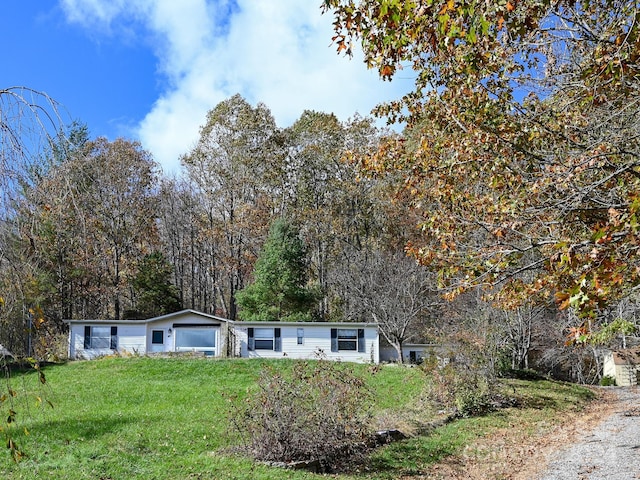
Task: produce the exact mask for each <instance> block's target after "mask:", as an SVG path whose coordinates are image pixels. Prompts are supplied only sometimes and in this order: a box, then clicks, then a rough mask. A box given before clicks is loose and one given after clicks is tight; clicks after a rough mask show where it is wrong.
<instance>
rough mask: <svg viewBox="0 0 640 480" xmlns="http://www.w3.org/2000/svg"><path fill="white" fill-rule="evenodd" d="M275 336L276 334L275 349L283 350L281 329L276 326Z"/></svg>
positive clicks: (277, 350)
mask: <svg viewBox="0 0 640 480" xmlns="http://www.w3.org/2000/svg"><path fill="white" fill-rule="evenodd" d="M273 336H274V342H273V349H274V350H275V351H276V352H281V351H282V339H281V338H280V329H279V328H274V329H273Z"/></svg>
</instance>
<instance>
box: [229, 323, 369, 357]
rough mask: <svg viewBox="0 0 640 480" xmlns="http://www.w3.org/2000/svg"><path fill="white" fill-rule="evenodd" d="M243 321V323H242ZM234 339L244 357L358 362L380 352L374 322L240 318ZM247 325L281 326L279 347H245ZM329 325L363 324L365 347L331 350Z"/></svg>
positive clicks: (350, 326) (349, 325) (360, 326)
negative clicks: (361, 349)
mask: <svg viewBox="0 0 640 480" xmlns="http://www.w3.org/2000/svg"><path fill="white" fill-rule="evenodd" d="M245 325H246V326H245ZM233 328H234V331H235V335H236V342H237V344H238V345H239V347H240V348H239V349H238V350H239V353H240V356H241V357H247V358H283V357H288V358H296V359H304V360H309V359H318V358H325V359H328V360H341V361H348V362H358V363H371V362H373V363H378V362H379V361H380V356H379V355H380V352H379V351H378V331H377V328H376V327H374V326H363V325H361V324H313V323H294V324H287V323H281V324H277V323H276V324H274V323H273V322H268V323H267V322H261V323H257V322H256V323H253V322H252V323H251V324H249V325H247V324H246V323H244V322H242V324H241V323H240V322H238V323H236V324H235V325H234V327H233ZM249 328H280V331H281V342H282V351H279V352H276V351H273V350H249V349H248V329H249ZM298 328H303V329H304V340H303V344H302V345H298ZM332 328H352V329H353V328H356V329H357V328H363V329H364V342H365V351H364V352H358V351H339V352H332V351H331V329H332Z"/></svg>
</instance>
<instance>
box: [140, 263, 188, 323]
mask: <svg viewBox="0 0 640 480" xmlns="http://www.w3.org/2000/svg"><path fill="white" fill-rule="evenodd" d="M172 274H173V269H172V268H171V265H170V264H169V263H168V261H167V259H166V258H165V257H164V255H162V253H160V252H153V253H150V254H149V255H145V257H144V258H143V259H142V262H141V263H140V266H139V267H138V272H137V274H136V275H135V277H134V278H133V280H132V281H131V286H132V287H133V290H134V292H135V295H136V306H137V309H136V312H138V313H139V314H140V315H142V316H143V317H144V318H149V317H157V316H160V315H165V314H167V313H173V312H177V311H178V310H180V308H181V304H180V298H179V296H178V291H177V289H176V287H175V286H174V285H173V284H172V283H171V276H172Z"/></svg>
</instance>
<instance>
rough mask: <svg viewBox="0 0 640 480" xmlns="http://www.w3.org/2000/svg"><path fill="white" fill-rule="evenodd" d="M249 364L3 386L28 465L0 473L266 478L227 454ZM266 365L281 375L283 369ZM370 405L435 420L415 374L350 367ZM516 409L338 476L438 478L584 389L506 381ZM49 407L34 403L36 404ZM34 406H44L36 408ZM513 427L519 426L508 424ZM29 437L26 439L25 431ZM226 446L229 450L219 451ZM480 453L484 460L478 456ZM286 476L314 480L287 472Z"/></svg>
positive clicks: (138, 370)
mask: <svg viewBox="0 0 640 480" xmlns="http://www.w3.org/2000/svg"><path fill="white" fill-rule="evenodd" d="M265 363H267V362H262V361H256V360H239V359H234V360H217V361H207V360H201V359H184V358H183V359H179V358H170V359H169V358H165V359H159V358H158V359H151V358H107V359H102V360H97V361H89V362H72V363H69V364H66V365H58V366H51V367H47V369H46V372H45V373H46V375H47V380H48V381H47V383H46V384H45V385H44V386H43V385H40V384H39V383H38V382H37V377H36V376H35V375H31V374H29V375H25V376H23V377H15V378H13V379H12V380H11V383H12V385H13V387H14V388H15V389H16V390H17V391H18V396H17V397H16V401H17V403H16V408H15V409H16V411H18V413H19V415H18V417H17V418H16V420H17V422H16V425H17V428H16V430H15V432H14V435H15V438H16V440H17V441H18V442H19V443H20V445H21V447H22V448H23V449H24V450H25V452H26V453H27V457H26V458H25V459H23V460H22V461H21V462H19V463H18V464H14V463H13V462H12V461H11V459H10V456H9V454H8V452H4V453H3V456H2V457H0V477H4V478H12V479H35V478H53V479H55V478H65V479H96V478H101V479H109V478H111V479H117V478H130V479H150V478H154V479H183V478H184V479H186V478H201V479H207V478H211V479H213V478H216V479H220V478H256V479H259V478H264V479H267V478H275V476H278V477H280V478H281V477H282V476H283V475H285V474H284V473H283V471H280V470H274V469H273V468H270V467H267V466H263V465H257V464H254V463H253V462H251V461H250V460H248V459H245V458H242V457H239V456H234V455H230V454H228V453H225V452H228V447H230V446H231V442H232V440H231V439H232V438H233V437H232V436H231V435H230V433H231V432H230V431H229V425H228V423H227V412H228V408H229V400H230V399H231V398H233V397H235V396H237V395H244V394H245V392H246V391H247V390H250V389H251V388H252V386H253V385H255V379H256V378H257V377H258V376H259V375H260V371H261V368H262V366H263V365H264V364H265ZM270 364H271V365H277V366H278V368H280V367H282V368H284V369H287V368H290V366H291V365H292V362H291V361H286V360H282V361H275V362H271V363H270ZM354 368H355V369H356V371H357V372H358V373H359V374H360V375H363V376H365V377H366V378H367V382H368V384H369V386H370V388H371V389H372V390H373V392H374V397H375V398H376V401H375V402H376V405H375V411H376V414H377V417H378V418H377V420H376V425H375V427H376V428H384V427H386V428H392V427H401V428H403V429H406V430H410V431H413V432H414V433H419V432H420V431H421V426H422V427H424V423H425V422H427V421H428V420H430V419H432V418H433V417H432V416H431V414H428V411H429V410H428V407H427V406H426V405H427V404H426V402H425V401H424V394H423V388H424V384H425V376H424V374H423V373H422V372H421V371H420V370H419V369H411V368H398V367H394V366H389V367H382V368H375V369H373V368H372V367H370V366H366V365H357V366H354ZM508 390H509V391H511V392H512V393H513V394H515V395H516V397H517V398H518V399H519V405H520V408H510V409H504V410H501V411H499V412H496V413H494V414H491V415H489V416H486V417H480V418H471V419H462V420H458V421H454V422H452V423H449V424H447V425H445V426H443V427H440V428H437V429H435V430H433V431H431V432H430V433H428V434H427V433H426V430H424V428H422V430H423V432H424V434H423V435H417V436H415V437H414V438H411V439H409V440H406V441H403V442H399V443H395V444H392V445H390V446H388V447H385V448H383V449H380V450H378V451H377V452H376V453H375V454H374V455H373V457H372V459H371V461H370V463H369V464H368V465H362V466H360V467H358V469H359V471H360V474H355V473H352V474H351V476H349V475H343V476H340V478H362V477H361V476H360V475H362V474H366V477H367V478H399V477H401V476H402V477H403V478H407V477H411V476H412V475H415V476H419V475H424V474H425V472H427V471H431V470H432V469H435V470H438V469H440V468H441V467H440V466H438V464H439V463H440V464H441V463H442V462H443V461H444V462H446V461H449V460H451V459H456V458H460V455H468V451H467V450H466V448H467V446H468V445H471V444H473V442H476V441H477V440H478V439H482V438H487V437H490V436H491V435H493V433H495V432H496V431H503V432H509V434H510V435H513V434H514V433H515V432H517V433H518V435H520V436H521V437H519V439H520V440H522V439H531V438H534V437H535V436H537V435H540V434H543V433H548V432H549V431H550V430H551V429H553V428H555V425H557V424H559V423H562V422H567V421H569V420H570V419H571V418H572V416H573V417H575V416H576V415H578V416H579V415H581V413H580V412H581V411H582V409H583V408H584V406H585V405H586V403H587V402H588V400H589V399H590V398H591V397H592V394H591V392H590V391H588V390H586V389H583V388H580V387H576V386H573V385H566V384H558V383H552V382H547V381H538V382H525V381H510V383H509V384H508ZM38 397H40V398H42V399H46V401H50V402H51V403H52V404H53V408H51V407H49V406H44V407H37V398H38ZM42 405H47V404H46V403H43V404H42ZM515 426H517V428H514V427H515ZM25 428H26V429H27V431H28V433H29V434H28V435H24V431H23V429H25ZM225 449H226V450H225ZM487 455H489V453H487ZM286 477H287V478H292V479H298V478H300V479H302V478H319V477H317V476H316V475H313V474H310V473H306V472H290V471H287V472H286Z"/></svg>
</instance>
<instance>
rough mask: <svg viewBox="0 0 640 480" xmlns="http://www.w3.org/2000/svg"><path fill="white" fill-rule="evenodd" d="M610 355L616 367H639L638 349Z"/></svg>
mask: <svg viewBox="0 0 640 480" xmlns="http://www.w3.org/2000/svg"><path fill="white" fill-rule="evenodd" d="M612 355H613V363H615V364H616V365H640V347H634V348H627V349H624V350H618V351H616V352H612Z"/></svg>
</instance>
